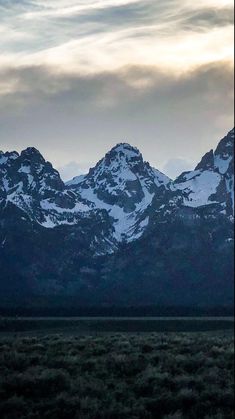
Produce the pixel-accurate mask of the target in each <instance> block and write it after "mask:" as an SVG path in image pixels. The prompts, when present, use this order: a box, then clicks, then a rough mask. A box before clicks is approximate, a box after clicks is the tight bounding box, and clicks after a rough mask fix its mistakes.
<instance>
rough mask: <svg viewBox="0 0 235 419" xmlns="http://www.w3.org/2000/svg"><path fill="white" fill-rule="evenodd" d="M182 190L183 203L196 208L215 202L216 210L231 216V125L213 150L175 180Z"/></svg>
mask: <svg viewBox="0 0 235 419" xmlns="http://www.w3.org/2000/svg"><path fill="white" fill-rule="evenodd" d="M174 187H175V188H176V189H177V190H180V191H182V193H183V195H184V204H185V205H186V206H190V207H194V208H198V207H201V206H204V205H211V204H218V210H219V211H221V212H222V213H224V214H226V215H228V216H232V215H233V209H234V195H233V192H234V129H233V130H232V131H230V132H229V133H228V134H227V136H226V137H224V138H223V139H222V140H221V141H220V143H219V145H218V147H217V149H216V150H215V152H213V150H211V151H210V152H209V153H207V154H206V155H205V156H204V157H203V158H202V160H201V162H200V163H199V164H198V165H197V167H196V168H195V170H194V171H192V172H186V173H183V174H182V175H180V176H179V177H178V179H176V181H175V182H174Z"/></svg>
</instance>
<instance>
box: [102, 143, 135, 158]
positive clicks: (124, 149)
mask: <svg viewBox="0 0 235 419" xmlns="http://www.w3.org/2000/svg"><path fill="white" fill-rule="evenodd" d="M113 153H122V154H124V155H126V156H127V157H132V156H136V155H138V156H140V155H141V153H140V151H139V149H138V148H137V147H134V146H132V145H131V144H129V143H126V142H121V143H117V144H116V145H115V146H114V147H113V148H112V149H111V150H110V151H109V152H108V153H107V154H113Z"/></svg>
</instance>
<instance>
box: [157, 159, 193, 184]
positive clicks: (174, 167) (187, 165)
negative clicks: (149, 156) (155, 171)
mask: <svg viewBox="0 0 235 419" xmlns="http://www.w3.org/2000/svg"><path fill="white" fill-rule="evenodd" d="M195 163H196V162H189V161H188V160H185V159H180V158H177V159H170V160H168V161H167V162H166V163H165V164H164V166H163V172H164V173H166V174H167V175H168V176H169V177H170V178H171V179H176V177H177V176H179V175H180V174H181V173H183V172H186V171H189V170H192V169H193V168H194V166H195Z"/></svg>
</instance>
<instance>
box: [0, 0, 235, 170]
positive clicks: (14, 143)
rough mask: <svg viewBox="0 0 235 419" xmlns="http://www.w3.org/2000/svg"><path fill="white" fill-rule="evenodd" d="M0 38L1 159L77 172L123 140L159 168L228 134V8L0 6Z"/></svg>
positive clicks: (97, 3) (30, 2)
mask: <svg viewBox="0 0 235 419" xmlns="http://www.w3.org/2000/svg"><path fill="white" fill-rule="evenodd" d="M0 37H1V43H0V126H1V134H0V142H1V148H4V147H5V148H18V149H20V148H22V147H24V146H27V145H29V144H30V145H35V146H37V147H39V148H41V149H42V151H44V152H45V153H46V154H47V156H48V158H51V160H52V161H54V163H55V164H56V165H57V166H58V167H61V166H65V165H66V163H67V162H70V161H71V155H73V156H77V157H76V158H74V157H73V159H74V161H75V164H74V166H73V167H77V166H76V165H77V164H78V165H79V167H85V165H86V164H87V163H86V162H87V161H96V160H97V159H98V158H99V157H101V156H102V154H103V153H104V152H105V151H106V150H107V148H109V147H110V145H113V144H114V143H115V142H117V141H120V140H121V139H122V138H123V137H127V138H126V140H127V141H128V140H129V141H131V142H133V143H134V144H136V145H137V146H139V147H140V148H141V149H143V148H144V151H145V155H146V158H147V159H149V160H151V161H152V163H154V164H155V165H156V166H158V167H159V168H162V169H163V166H164V164H165V163H164V162H166V161H167V160H169V159H175V158H176V157H177V158H178V159H179V158H180V159H182V160H181V162H182V161H186V160H187V159H189V160H192V161H194V159H195V156H196V158H197V157H198V158H199V157H200V156H201V154H202V153H203V152H204V151H207V148H208V147H211V141H212V142H213V141H214V142H216V141H217V140H218V136H219V135H222V134H223V133H224V131H225V130H226V129H229V128H230V124H231V123H232V114H233V101H232V99H233V97H232V96H233V95H232V92H233V81H232V74H233V71H232V66H233V1H232V0H197V1H192V0H7V1H6V0H0ZM64 138H66V144H65V142H64V141H63V139H64ZM94 139H95V140H94ZM189 139H190V140H189ZM211 139H212V140H211ZM94 141H96V143H97V144H98V148H97V144H96V145H94ZM143 143H144V145H143ZM55 149H56V150H57V153H56V160H55V153H54V151H53V150H55ZM97 149H98V151H97ZM95 150H96V151H95ZM99 152H100V154H99ZM177 161H178V162H179V160H177ZM195 163H196V161H195ZM68 167H69V170H71V165H70V166H68Z"/></svg>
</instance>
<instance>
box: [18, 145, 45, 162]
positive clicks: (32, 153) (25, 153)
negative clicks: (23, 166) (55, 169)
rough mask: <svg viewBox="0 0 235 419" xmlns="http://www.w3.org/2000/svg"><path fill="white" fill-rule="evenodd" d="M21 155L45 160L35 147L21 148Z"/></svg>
mask: <svg viewBox="0 0 235 419" xmlns="http://www.w3.org/2000/svg"><path fill="white" fill-rule="evenodd" d="M21 157H23V158H24V157H25V158H29V159H39V160H42V161H45V159H44V157H43V156H42V154H41V153H40V151H39V150H37V149H36V148H35V147H27V148H26V149H25V150H22V152H21Z"/></svg>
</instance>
